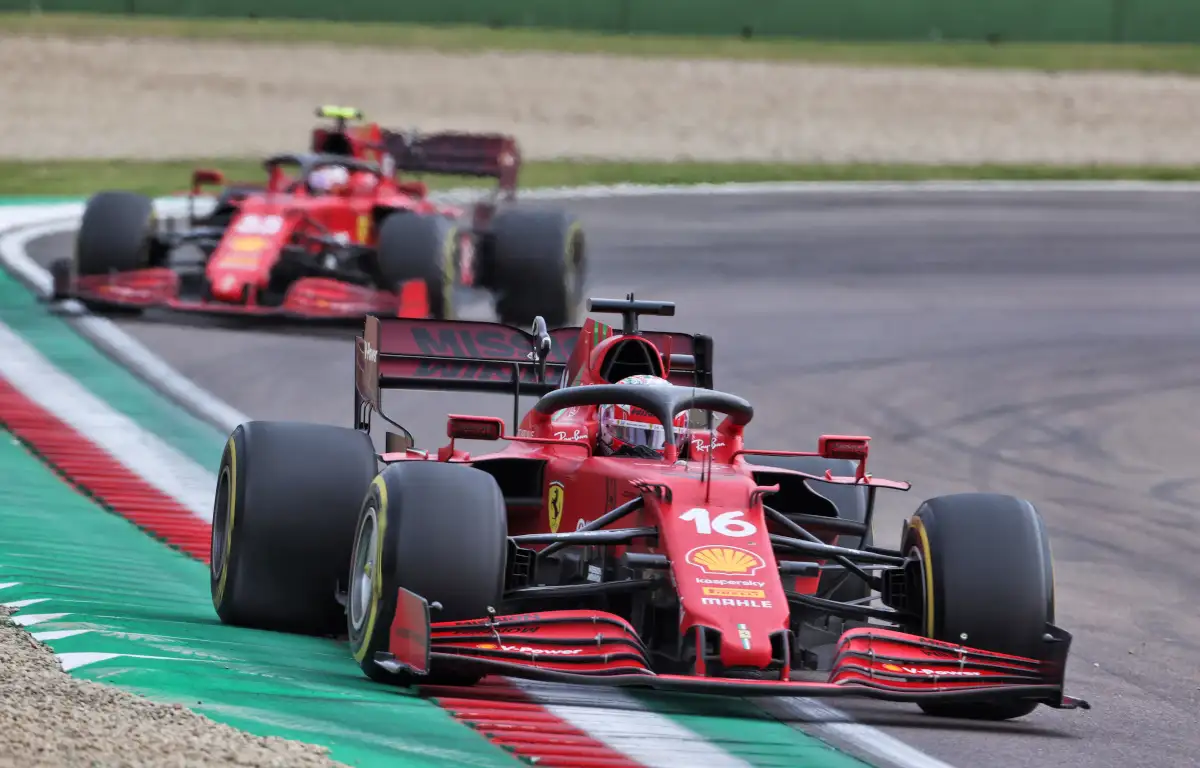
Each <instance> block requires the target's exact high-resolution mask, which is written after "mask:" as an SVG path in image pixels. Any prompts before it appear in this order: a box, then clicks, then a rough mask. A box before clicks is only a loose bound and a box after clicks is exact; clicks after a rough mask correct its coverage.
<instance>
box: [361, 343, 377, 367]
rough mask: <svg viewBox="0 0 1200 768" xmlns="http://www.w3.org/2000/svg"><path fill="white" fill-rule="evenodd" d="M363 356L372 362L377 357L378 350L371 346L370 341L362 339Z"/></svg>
mask: <svg viewBox="0 0 1200 768" xmlns="http://www.w3.org/2000/svg"><path fill="white" fill-rule="evenodd" d="M363 357H364V358H366V360H367V362H368V363H373V362H375V361H376V360H378V359H379V350H377V349H375V348H374V347H372V346H371V342H369V341H364V342H363Z"/></svg>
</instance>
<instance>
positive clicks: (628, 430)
mask: <svg viewBox="0 0 1200 768" xmlns="http://www.w3.org/2000/svg"><path fill="white" fill-rule="evenodd" d="M617 383H618V384H635V385H640V386H648V387H669V386H671V383H670V382H668V381H667V380H666V379H662V378H659V377H658V376H645V375H638V376H627V377H626V378H624V379H621V380H620V381H619V382H617ZM687 431H688V414H687V411H683V412H682V413H680V414H678V415H677V416H676V417H675V443H676V445H677V446H679V447H680V448H682V447H683V445H685V444H686V443H687ZM666 440H667V433H666V430H664V429H663V427H662V424H661V423H660V422H659V420H658V419H657V418H656V417H654V416H653V415H652V414H650V413H648V412H646V411H645V410H643V409H641V408H637V407H635V406H632V405H618V404H615V403H610V404H605V405H602V406H600V451H601V453H603V454H604V455H607V456H614V455H626V456H645V457H647V458H649V457H650V456H661V455H662V451H663V447H664V445H665V443H666Z"/></svg>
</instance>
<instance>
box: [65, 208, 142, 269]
mask: <svg viewBox="0 0 1200 768" xmlns="http://www.w3.org/2000/svg"><path fill="white" fill-rule="evenodd" d="M155 221H156V219H155V214H154V205H153V203H151V202H150V198H148V197H145V196H144V195H137V194H134V193H132V192H97V193H96V194H95V195H92V197H91V199H89V200H88V201H87V206H86V207H85V208H84V210H83V219H82V220H81V221H80V223H79V233H78V234H77V235H76V239H75V264H76V267H77V269H78V270H79V274H81V275H106V274H108V273H110V272H129V271H131V270H135V269H141V268H143V267H148V266H150V259H151V255H152V250H153V241H154V228H155Z"/></svg>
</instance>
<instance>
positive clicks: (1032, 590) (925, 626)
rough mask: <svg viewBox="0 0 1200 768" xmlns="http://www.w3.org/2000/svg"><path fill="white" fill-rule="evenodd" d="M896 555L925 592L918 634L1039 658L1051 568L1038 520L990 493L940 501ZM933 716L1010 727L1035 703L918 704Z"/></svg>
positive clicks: (1018, 503) (929, 506)
mask: <svg viewBox="0 0 1200 768" xmlns="http://www.w3.org/2000/svg"><path fill="white" fill-rule="evenodd" d="M902 551H903V552H904V553H905V554H906V555H907V556H909V557H910V558H911V559H912V560H913V562H914V563H915V564H916V566H917V571H918V573H919V574H920V581H921V582H922V583H923V587H922V588H921V589H920V590H919V592H920V594H922V595H923V604H922V611H921V613H922V626H921V627H919V628H918V634H920V635H923V636H925V637H931V638H934V639H936V640H943V641H946V642H951V643H962V644H964V645H967V646H970V647H973V648H979V649H981V650H986V651H995V652H997V653H1005V654H1009V655H1013V656H1023V657H1027V658H1033V659H1038V658H1041V656H1042V648H1043V646H1044V641H1043V639H1042V638H1043V636H1044V634H1045V632H1046V624H1048V623H1053V621H1054V567H1053V563H1052V560H1051V555H1050V537H1049V535H1048V534H1047V533H1046V527H1045V524H1044V523H1043V522H1042V518H1041V515H1039V514H1038V512H1037V510H1036V509H1034V507H1033V505H1032V504H1031V503H1029V502H1028V501H1025V500H1024V499H1017V498H1014V497H1012V496H1003V495H1000V494H995V493H963V494H954V495H950V496H938V497H935V498H932V499H929V500H928V501H926V502H925V503H924V504H922V505H921V507H920V509H918V510H917V513H916V514H915V515H913V517H912V518H911V519H910V520H909V523H908V526H907V528H906V530H905V535H904V541H903V547H902ZM920 706H921V709H923V710H925V712H927V713H929V714H931V715H938V716H942V717H962V718H970V719H977V720H1010V719H1013V718H1017V717H1023V716H1025V715H1028V714H1029V713H1030V712H1032V711H1033V710H1034V709H1035V708H1036V707H1037V702H1032V701H1014V702H1003V703H982V704H953V703H950V704H945V703H937V704H921V705H920Z"/></svg>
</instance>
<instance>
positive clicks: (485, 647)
mask: <svg viewBox="0 0 1200 768" xmlns="http://www.w3.org/2000/svg"><path fill="white" fill-rule="evenodd" d="M475 647H476V648H479V649H480V650H484V651H494V650H496V644H495V643H479V644H478V645H476V646H475Z"/></svg>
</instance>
